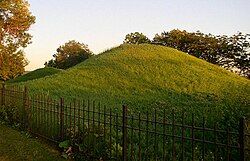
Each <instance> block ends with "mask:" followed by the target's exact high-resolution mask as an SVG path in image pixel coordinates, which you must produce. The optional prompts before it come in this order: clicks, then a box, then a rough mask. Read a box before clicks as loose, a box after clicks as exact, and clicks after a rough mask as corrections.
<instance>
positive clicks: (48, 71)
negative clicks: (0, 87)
mask: <svg viewBox="0 0 250 161" xmlns="http://www.w3.org/2000/svg"><path fill="white" fill-rule="evenodd" d="M61 71H62V70H60V69H56V68H51V67H45V68H41V69H37V70H34V71H31V72H28V73H27V74H24V75H22V76H19V77H17V78H15V79H12V80H9V81H7V83H19V82H26V81H29V80H34V79H39V78H43V77H47V76H51V75H54V74H57V73H60V72H61Z"/></svg>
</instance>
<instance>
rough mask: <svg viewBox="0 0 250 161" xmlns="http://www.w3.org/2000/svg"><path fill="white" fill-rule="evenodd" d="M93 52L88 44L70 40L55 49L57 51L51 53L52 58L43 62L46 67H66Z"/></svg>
mask: <svg viewBox="0 0 250 161" xmlns="http://www.w3.org/2000/svg"><path fill="white" fill-rule="evenodd" d="M92 55H93V53H92V52H91V51H90V50H89V48H88V46H87V45H85V44H83V43H79V42H76V41H75V40H71V41H69V42H67V43H65V44H64V45H62V46H60V47H59V48H58V49H57V53H56V54H54V55H53V57H54V59H51V60H49V61H48V62H45V64H44V65H45V66H47V67H55V68H59V69H67V68H70V67H72V66H75V65H76V64H78V63H80V62H82V61H84V60H86V59H88V58H89V57H91V56H92Z"/></svg>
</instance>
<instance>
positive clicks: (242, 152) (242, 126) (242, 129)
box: [239, 117, 245, 161]
mask: <svg viewBox="0 0 250 161" xmlns="http://www.w3.org/2000/svg"><path fill="white" fill-rule="evenodd" d="M244 143H245V118H243V117H242V118H241V119H240V127H239V144H240V161H245V145H244Z"/></svg>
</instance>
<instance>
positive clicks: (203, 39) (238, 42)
mask: <svg viewBox="0 0 250 161" xmlns="http://www.w3.org/2000/svg"><path fill="white" fill-rule="evenodd" d="M152 43H153V44H159V45H164V46H169V47H173V48H176V49H178V50H181V51H183V52H186V53H188V54H190V55H193V56H195V57H198V58H201V59H204V60H206V61H208V62H210V63H213V64H217V65H220V66H222V67H224V68H226V69H229V70H233V71H234V72H236V73H239V74H240V75H243V76H246V77H250V35H249V34H242V33H240V32H239V33H237V34H235V35H232V36H225V35H218V36H214V35H212V34H203V33H201V32H199V31H197V32H193V33H190V32H187V31H185V30H184V31H181V30H172V31H170V32H162V33H161V34H156V35H155V37H154V39H153V42H152Z"/></svg>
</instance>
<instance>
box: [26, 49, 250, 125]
mask: <svg viewBox="0 0 250 161" xmlns="http://www.w3.org/2000/svg"><path fill="white" fill-rule="evenodd" d="M22 85H26V86H28V88H29V92H30V94H39V93H45V94H48V95H51V96H52V97H54V98H59V97H64V98H66V100H71V99H74V98H78V99H91V100H97V101H101V102H102V104H106V105H108V106H111V107H112V106H118V107H121V104H122V103H126V104H128V107H129V109H130V110H131V111H135V112H136V111H141V112H143V111H146V110H147V109H152V108H157V109H163V108H165V109H169V110H170V109H173V108H174V109H176V110H182V109H184V110H186V111H189V112H193V113H195V114H197V115H202V114H203V113H205V116H207V117H210V119H211V120H213V119H215V120H227V121H230V120H231V119H228V118H232V119H233V121H236V120H235V119H237V118H238V117H240V116H243V115H245V116H246V115H248V114H249V103H250V102H249V101H250V81H249V80H247V79H245V78H243V77H240V76H238V75H236V74H233V73H231V72H228V71H226V70H224V69H223V68H221V67H218V66H216V65H213V64H210V63H207V62H205V61H203V60H200V59H198V58H195V57H193V56H189V55H187V54H186V53H183V52H180V51H177V50H175V49H172V48H167V47H163V46H156V45H122V46H120V47H117V48H113V49H111V50H108V51H105V52H104V53H102V54H100V55H97V56H94V57H92V58H90V59H88V60H86V61H84V62H83V63H81V64H79V65H77V66H75V67H73V68H70V69H68V70H66V71H64V72H61V73H59V74H56V75H52V76H50V77H45V78H41V79H37V80H31V81H28V82H27V83H22ZM231 121H232V120H231ZM235 123H236V122H235Z"/></svg>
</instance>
